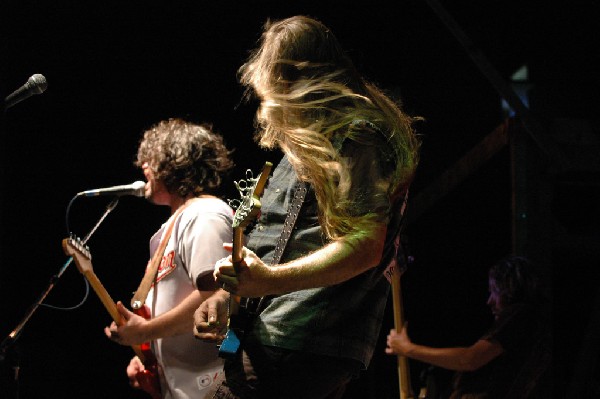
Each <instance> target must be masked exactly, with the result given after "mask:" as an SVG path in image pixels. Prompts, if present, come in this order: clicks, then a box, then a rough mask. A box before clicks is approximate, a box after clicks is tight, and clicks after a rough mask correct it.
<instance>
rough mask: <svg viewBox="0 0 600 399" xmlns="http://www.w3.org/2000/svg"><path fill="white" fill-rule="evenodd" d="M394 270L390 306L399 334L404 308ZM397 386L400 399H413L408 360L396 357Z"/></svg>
mask: <svg viewBox="0 0 600 399" xmlns="http://www.w3.org/2000/svg"><path fill="white" fill-rule="evenodd" d="M397 269H398V268H397V267H396V270H395V272H394V274H393V275H392V297H393V298H392V299H393V301H392V304H393V307H394V328H395V329H396V331H398V332H400V331H401V330H402V327H403V325H404V308H403V306H402V288H401V284H400V273H399V271H398V270H397ZM398 384H399V388H400V399H413V398H414V394H413V390H412V387H411V383H410V371H409V367H408V359H407V358H406V357H405V356H398Z"/></svg>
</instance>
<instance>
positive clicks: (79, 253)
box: [62, 236, 93, 273]
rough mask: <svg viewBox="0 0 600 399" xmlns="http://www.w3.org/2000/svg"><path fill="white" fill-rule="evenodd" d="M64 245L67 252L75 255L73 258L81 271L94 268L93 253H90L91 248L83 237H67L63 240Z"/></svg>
mask: <svg viewBox="0 0 600 399" xmlns="http://www.w3.org/2000/svg"><path fill="white" fill-rule="evenodd" d="M62 246H63V250H64V251H65V254H67V255H69V256H72V257H73V260H74V261H75V264H76V265H77V268H78V269H79V271H80V272H81V273H84V272H86V271H91V270H93V268H92V254H91V253H90V249H89V248H88V247H87V245H85V244H84V243H83V242H82V241H81V239H79V238H78V237H75V236H71V237H69V238H65V239H64V240H63V241H62Z"/></svg>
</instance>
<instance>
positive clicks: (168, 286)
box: [146, 198, 233, 399]
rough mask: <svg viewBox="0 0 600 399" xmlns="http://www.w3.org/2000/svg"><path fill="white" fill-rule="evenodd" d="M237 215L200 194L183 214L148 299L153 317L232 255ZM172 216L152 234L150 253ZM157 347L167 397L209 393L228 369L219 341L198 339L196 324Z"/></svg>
mask: <svg viewBox="0 0 600 399" xmlns="http://www.w3.org/2000/svg"><path fill="white" fill-rule="evenodd" d="M172 217H173V216H172ZM172 217H171V218H172ZM232 217H233V211H232V209H231V208H230V207H229V206H228V205H227V204H225V202H223V201H221V200H219V199H216V198H198V199H196V200H194V201H193V202H192V203H191V204H190V205H189V206H188V207H187V208H186V209H185V210H184V211H183V213H182V214H181V215H180V216H178V220H177V221H176V222H175V226H174V228H173V233H172V234H171V237H170V239H169V242H168V244H167V246H166V248H165V252H164V256H163V259H162V261H161V264H160V266H159V270H158V274H157V283H156V284H154V285H153V286H152V288H151V289H150V291H149V293H148V297H147V299H146V304H147V305H148V306H149V307H150V309H151V314H152V317H156V316H159V315H161V314H162V313H165V312H167V311H169V310H170V309H172V308H173V307H175V306H176V305H178V304H179V303H180V302H181V301H182V300H183V299H185V298H186V297H187V296H188V295H190V293H192V292H193V291H194V290H196V289H197V287H196V280H197V278H198V277H199V276H203V275H206V274H208V273H212V272H213V270H214V266H215V263H216V261H217V260H219V259H221V258H224V257H226V256H227V255H228V253H227V251H225V250H224V249H223V243H224V242H231V240H232V236H233V232H232V227H231V226H232ZM171 218H170V219H169V220H168V221H167V222H166V223H165V224H163V226H162V227H161V229H160V230H159V231H157V232H156V233H155V234H154V236H152V238H151V239H150V256H152V254H154V251H156V248H157V247H158V245H159V243H160V240H161V238H162V235H163V233H164V231H165V229H166V228H167V226H168V225H169V223H170V222H171ZM152 350H153V352H154V354H155V356H156V358H157V361H158V365H159V371H160V374H161V375H160V377H161V389H162V393H163V398H165V399H170V398H177V399H188V398H189V399H191V398H194V399H198V398H203V397H204V396H203V392H206V389H207V388H208V387H209V386H210V385H211V384H212V382H213V381H214V380H215V378H216V376H217V375H218V374H219V373H221V372H222V370H223V360H222V359H221V358H219V357H218V349H217V347H216V345H215V344H214V343H207V342H203V341H200V340H198V339H196V338H195V337H194V335H193V333H192V330H191V327H190V332H189V334H187V333H186V334H180V335H176V336H173V337H168V338H161V339H157V340H156V341H154V342H153V343H152Z"/></svg>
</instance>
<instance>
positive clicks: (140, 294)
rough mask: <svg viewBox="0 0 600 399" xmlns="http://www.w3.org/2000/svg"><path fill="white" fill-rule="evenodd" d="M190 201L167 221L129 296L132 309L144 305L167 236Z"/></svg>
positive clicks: (156, 271)
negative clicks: (148, 261) (161, 235)
mask: <svg viewBox="0 0 600 399" xmlns="http://www.w3.org/2000/svg"><path fill="white" fill-rule="evenodd" d="M191 202H192V201H189V200H188V201H187V202H186V203H185V204H184V205H183V206H180V207H179V208H178V209H177V211H175V214H174V215H173V219H172V220H171V223H169V226H168V227H167V230H166V231H165V234H164V235H163V237H162V239H161V241H160V244H159V245H158V248H156V251H155V252H154V255H152V259H151V260H150V263H149V265H148V268H147V269H146V273H145V274H144V277H143V278H142V281H141V282H140V286H139V287H138V289H137V291H136V292H135V294H134V295H133V298H131V308H132V309H135V310H138V309H141V308H142V306H144V303H145V302H146V297H147V296H148V292H149V291H150V288H151V287H152V283H153V282H154V279H155V278H156V273H158V267H159V265H160V262H161V261H162V258H163V255H164V253H165V248H166V247H167V243H168V242H169V238H170V237H171V233H172V232H173V227H174V226H175V222H176V221H177V218H178V217H179V215H181V213H182V212H183V210H184V209H185V208H187V206H188V205H189V204H190V203H191Z"/></svg>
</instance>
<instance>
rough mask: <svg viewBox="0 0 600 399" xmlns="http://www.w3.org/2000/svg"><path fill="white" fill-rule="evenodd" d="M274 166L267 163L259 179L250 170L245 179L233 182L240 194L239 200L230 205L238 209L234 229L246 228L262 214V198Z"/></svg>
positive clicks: (234, 217) (231, 202) (234, 218)
mask: <svg viewBox="0 0 600 399" xmlns="http://www.w3.org/2000/svg"><path fill="white" fill-rule="evenodd" d="M272 166H273V164H272V163H271V162H265V165H264V166H263V169H262V171H261V172H260V175H258V177H256V178H255V177H254V175H253V174H252V171H251V170H250V169H248V170H247V171H246V178H245V179H242V180H240V181H234V182H233V183H234V184H235V187H236V188H237V189H238V191H239V193H240V199H239V200H234V201H230V205H231V206H232V207H233V208H235V209H236V211H235V215H234V216H233V225H232V227H233V228H234V229H244V228H246V226H248V225H249V224H250V223H251V222H252V221H254V219H255V218H256V216H257V215H258V213H259V212H260V208H261V204H260V197H261V196H262V193H263V191H264V188H265V185H266V183H267V179H268V178H269V174H270V173H271V168H272Z"/></svg>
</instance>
